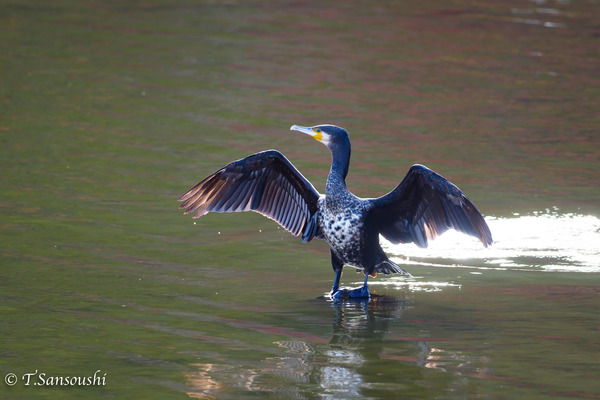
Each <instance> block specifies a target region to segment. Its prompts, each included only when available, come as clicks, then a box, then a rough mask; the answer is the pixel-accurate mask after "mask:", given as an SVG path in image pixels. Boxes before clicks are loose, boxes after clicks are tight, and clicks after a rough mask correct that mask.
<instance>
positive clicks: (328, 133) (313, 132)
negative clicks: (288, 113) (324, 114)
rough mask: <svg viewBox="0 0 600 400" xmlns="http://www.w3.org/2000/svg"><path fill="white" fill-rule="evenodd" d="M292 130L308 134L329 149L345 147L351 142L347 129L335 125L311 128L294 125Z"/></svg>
mask: <svg viewBox="0 0 600 400" xmlns="http://www.w3.org/2000/svg"><path fill="white" fill-rule="evenodd" d="M290 130H292V131H298V132H302V133H306V134H307V135H309V136H312V137H313V138H315V139H316V140H318V141H319V142H321V143H323V144H324V145H325V146H327V147H329V149H331V148H332V147H334V146H336V145H343V144H346V143H349V142H350V139H349V138H348V132H346V130H345V129H343V128H340V127H339V126H335V125H328V124H323V125H316V126H313V127H310V128H309V127H306V126H298V125H292V127H291V128H290Z"/></svg>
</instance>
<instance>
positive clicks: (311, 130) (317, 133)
mask: <svg viewBox="0 0 600 400" xmlns="http://www.w3.org/2000/svg"><path fill="white" fill-rule="evenodd" d="M290 131H298V132H302V133H305V134H307V135H309V136H312V137H313V138H315V139H316V140H318V141H319V142H320V141H321V140H323V134H322V133H321V130H320V129H316V128H308V127H306V126H298V125H292V127H291V128H290Z"/></svg>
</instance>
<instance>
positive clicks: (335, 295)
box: [329, 249, 348, 300]
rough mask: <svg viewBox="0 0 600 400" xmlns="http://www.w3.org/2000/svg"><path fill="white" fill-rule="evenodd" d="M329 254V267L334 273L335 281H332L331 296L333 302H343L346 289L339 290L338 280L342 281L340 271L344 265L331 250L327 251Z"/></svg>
mask: <svg viewBox="0 0 600 400" xmlns="http://www.w3.org/2000/svg"><path fill="white" fill-rule="evenodd" d="M329 251H330V253H331V266H332V267H333V271H334V272H335V279H334V280H333V287H332V288H331V293H329V296H331V298H332V299H334V300H343V299H344V295H345V293H346V292H347V291H348V290H347V289H344V290H340V280H341V279H342V270H343V269H344V263H343V262H341V261H340V259H339V258H338V257H337V256H336V255H335V254H334V253H333V250H331V249H329Z"/></svg>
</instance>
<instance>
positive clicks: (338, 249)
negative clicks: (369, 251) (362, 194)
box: [319, 196, 364, 268]
mask: <svg viewBox="0 0 600 400" xmlns="http://www.w3.org/2000/svg"><path fill="white" fill-rule="evenodd" d="M363 208H364V205H363V202H361V201H360V200H359V199H358V198H356V197H354V196H352V197H344V198H338V199H331V198H327V199H325V198H321V199H319V225H320V226H321V231H322V232H323V236H324V237H325V240H326V241H327V242H328V243H329V246H330V247H331V249H332V250H333V251H334V253H335V254H336V255H337V256H338V258H340V260H342V261H343V262H344V263H345V264H348V265H352V266H354V267H358V268H362V267H363V266H362V259H361V257H360V254H362V251H361V249H362V245H363V242H364V238H363V237H362V236H361V232H362V227H363V219H362V214H363Z"/></svg>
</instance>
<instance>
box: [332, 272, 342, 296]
mask: <svg viewBox="0 0 600 400" xmlns="http://www.w3.org/2000/svg"><path fill="white" fill-rule="evenodd" d="M341 279H342V268H340V269H338V270H337V271H335V279H334V280H333V287H332V288H331V296H333V295H334V294H335V293H336V292H338V291H339V290H340V280H341Z"/></svg>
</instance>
